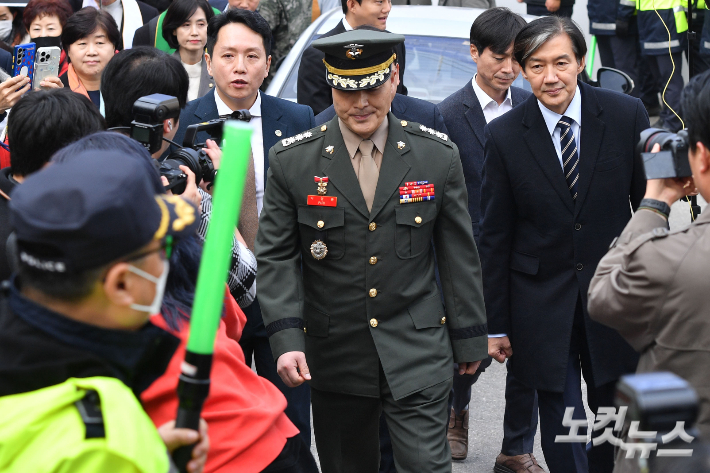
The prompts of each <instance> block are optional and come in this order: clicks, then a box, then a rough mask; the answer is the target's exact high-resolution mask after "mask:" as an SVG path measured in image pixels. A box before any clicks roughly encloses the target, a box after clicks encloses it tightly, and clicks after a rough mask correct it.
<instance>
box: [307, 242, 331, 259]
mask: <svg viewBox="0 0 710 473" xmlns="http://www.w3.org/2000/svg"><path fill="white" fill-rule="evenodd" d="M327 254H328V247H327V246H326V244H325V243H323V242H322V241H320V240H316V241H314V242H313V243H311V255H312V256H313V257H314V258H315V259H317V260H321V259H323V258H325V255H327Z"/></svg>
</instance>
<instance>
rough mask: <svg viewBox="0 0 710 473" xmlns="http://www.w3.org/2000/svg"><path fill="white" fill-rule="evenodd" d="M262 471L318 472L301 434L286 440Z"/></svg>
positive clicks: (282, 472)
mask: <svg viewBox="0 0 710 473" xmlns="http://www.w3.org/2000/svg"><path fill="white" fill-rule="evenodd" d="M262 473H318V465H316V461H315V459H314V458H313V455H311V451H310V449H309V448H308V446H307V445H306V444H305V443H304V442H303V439H302V438H301V436H300V435H296V436H295V437H291V438H290V439H288V440H287V441H286V445H284V448H283V450H281V453H279V456H278V457H276V459H275V460H274V461H272V462H271V464H270V465H269V466H267V467H266V468H264V469H263V470H262Z"/></svg>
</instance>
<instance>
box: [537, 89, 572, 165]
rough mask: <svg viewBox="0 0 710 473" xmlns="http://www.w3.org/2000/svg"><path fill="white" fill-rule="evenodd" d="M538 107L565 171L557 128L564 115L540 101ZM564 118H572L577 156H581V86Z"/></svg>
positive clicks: (558, 129)
mask: <svg viewBox="0 0 710 473" xmlns="http://www.w3.org/2000/svg"><path fill="white" fill-rule="evenodd" d="M537 105H538V107H540V111H541V112H542V118H544V119H545V124H546V125H547V131H549V132H550V136H551V137H552V144H553V145H554V146H555V151H556V152H557V159H558V160H559V162H560V167H561V168H562V169H564V166H563V165H562V150H561V148H560V128H559V127H558V126H557V122H559V121H560V118H562V115H560V114H559V113H555V112H553V111H552V110H550V109H549V108H547V107H545V106H544V105H543V104H542V103H541V102H540V101H539V100H538V101H537ZM563 115H564V116H566V117H569V118H571V119H572V120H573V121H572V133H574V142H575V144H576V145H577V155H578V156H579V151H580V147H579V143H580V137H579V136H580V134H581V132H582V94H581V92H580V91H579V86H577V89H576V90H575V91H574V97H573V98H572V102H570V104H569V105H568V106H567V110H565V113H563Z"/></svg>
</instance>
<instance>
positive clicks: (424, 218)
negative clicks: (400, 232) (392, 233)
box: [394, 201, 436, 227]
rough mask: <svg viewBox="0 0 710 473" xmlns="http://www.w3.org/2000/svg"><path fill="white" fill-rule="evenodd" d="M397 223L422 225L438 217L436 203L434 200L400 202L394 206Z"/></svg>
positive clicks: (414, 225)
mask: <svg viewBox="0 0 710 473" xmlns="http://www.w3.org/2000/svg"><path fill="white" fill-rule="evenodd" d="M394 212H395V214H396V220H397V225H411V226H413V227H421V226H422V225H424V224H425V223H427V222H431V221H432V220H434V219H435V218H436V204H435V203H434V202H433V201H428V202H418V203H416V204H400V205H398V206H397V207H395V208H394Z"/></svg>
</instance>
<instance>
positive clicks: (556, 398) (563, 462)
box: [537, 296, 616, 473]
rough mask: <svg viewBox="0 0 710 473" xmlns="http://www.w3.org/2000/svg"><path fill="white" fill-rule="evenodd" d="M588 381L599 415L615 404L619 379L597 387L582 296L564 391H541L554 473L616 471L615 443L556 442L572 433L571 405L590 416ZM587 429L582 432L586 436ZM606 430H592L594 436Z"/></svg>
mask: <svg viewBox="0 0 710 473" xmlns="http://www.w3.org/2000/svg"><path fill="white" fill-rule="evenodd" d="M580 371H581V374H582V375H583V376H584V380H585V382H586V383H587V404H588V405H589V409H590V410H591V411H592V413H593V414H594V415H595V416H596V414H597V412H598V410H599V408H600V407H613V406H614V393H615V387H616V382H611V383H607V384H604V385H601V386H596V385H595V382H594V374H593V372H592V364H591V357H590V354H589V347H588V346H587V338H586V331H585V328H584V315H583V312H582V299H581V296H580V298H579V299H578V301H577V309H576V311H575V319H574V327H573V329H572V340H571V342H570V350H569V358H568V363H567V375H566V378H565V387H564V391H563V392H561V393H560V392H553V391H543V390H538V392H537V394H538V404H539V408H540V434H541V443H542V451H543V453H544V454H545V461H546V462H547V466H548V468H549V472H550V473H587V472H589V473H612V471H613V470H614V446H613V445H611V444H610V443H609V442H605V443H603V444H600V445H598V446H596V447H592V446H591V444H590V445H589V447H590V448H589V449H587V446H586V445H585V443H586V441H585V442H581V443H580V442H575V443H564V442H556V441H555V439H556V437H557V436H558V435H561V436H568V435H570V428H569V427H565V426H563V424H562V422H563V418H564V414H565V409H566V408H567V407H573V408H574V415H573V418H574V419H586V413H585V410H584V404H583V402H582V378H581V376H580ZM586 432H587V429H586V428H580V429H579V431H578V433H579V434H580V435H586ZM601 434H602V431H595V432H592V438H594V437H596V436H598V435H601Z"/></svg>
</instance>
